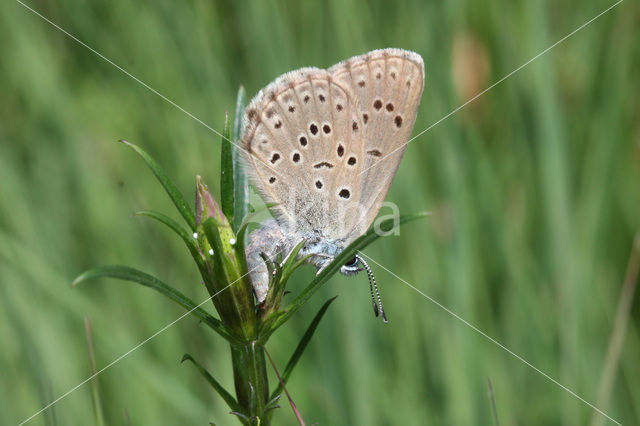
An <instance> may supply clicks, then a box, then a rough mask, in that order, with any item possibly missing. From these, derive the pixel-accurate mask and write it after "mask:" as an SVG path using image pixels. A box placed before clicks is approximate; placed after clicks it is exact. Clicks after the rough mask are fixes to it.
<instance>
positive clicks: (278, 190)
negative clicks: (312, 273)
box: [242, 68, 365, 239]
mask: <svg viewBox="0 0 640 426" xmlns="http://www.w3.org/2000/svg"><path fill="white" fill-rule="evenodd" d="M333 80H334V79H333V77H332V75H331V74H329V73H328V72H327V71H325V70H320V69H316V68H303V69H300V70H297V71H292V72H290V73H287V74H284V75H283V76H281V77H279V78H278V79H276V80H275V81H274V82H273V83H271V84H270V85H269V86H267V87H266V88H264V89H263V90H261V91H260V93H258V95H257V96H256V97H255V98H254V99H253V100H252V101H251V103H250V104H249V106H248V107H247V108H246V110H245V117H244V131H243V138H242V144H243V147H244V149H245V151H246V154H247V155H246V157H247V163H248V164H249V166H250V167H249V169H250V171H251V173H252V175H253V181H254V183H255V185H256V186H257V188H258V189H259V191H260V192H261V193H262V195H263V196H264V197H265V198H266V199H267V201H269V202H273V203H276V204H277V206H276V207H275V209H276V212H277V213H278V215H279V217H278V220H279V223H280V224H281V225H283V226H286V227H288V228H289V232H288V234H289V235H291V234H297V235H300V234H303V235H308V234H310V233H316V234H318V235H319V236H320V237H322V238H324V239H340V238H343V237H344V236H345V235H347V234H348V232H349V231H350V230H351V229H352V228H353V226H352V225H353V223H351V221H350V220H345V218H348V217H349V216H350V213H349V212H350V211H353V210H357V209H358V206H359V205H360V199H361V189H362V188H361V185H360V184H359V179H360V178H359V176H360V172H361V171H362V170H363V165H364V162H363V161H362V159H363V158H364V155H365V154H364V135H363V131H362V122H361V117H360V108H359V107H358V106H357V105H355V104H354V101H353V95H352V94H351V93H350V92H349V91H348V89H346V88H345V87H343V86H341V85H339V84H336V83H335V82H334V81H333Z"/></svg>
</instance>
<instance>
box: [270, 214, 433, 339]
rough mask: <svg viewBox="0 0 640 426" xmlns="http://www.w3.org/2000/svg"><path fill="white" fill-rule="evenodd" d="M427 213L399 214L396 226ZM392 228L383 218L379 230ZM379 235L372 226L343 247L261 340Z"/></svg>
mask: <svg viewBox="0 0 640 426" xmlns="http://www.w3.org/2000/svg"><path fill="white" fill-rule="evenodd" d="M427 216H428V213H418V214H413V215H403V216H400V218H399V220H398V226H400V225H403V224H405V223H407V222H412V221H414V220H417V219H421V218H424V217H427ZM393 229H394V219H393V218H391V219H388V220H385V221H384V222H382V223H381V224H380V230H381V231H382V232H384V233H388V232H389V231H391V230H393ZM380 237H381V235H379V234H378V233H377V232H376V231H375V229H374V228H370V229H369V230H368V231H367V232H366V233H365V234H364V235H362V236H361V237H359V238H358V239H357V240H355V241H354V242H353V243H351V244H350V245H349V247H347V248H345V249H344V250H343V251H342V252H341V253H340V254H339V255H338V256H337V257H336V258H335V259H334V260H333V261H332V262H331V263H330V264H329V265H328V266H327V267H326V268H325V269H323V270H322V271H321V272H320V273H319V274H318V275H317V276H316V277H315V279H314V280H313V281H311V283H309V285H308V286H307V287H306V288H305V289H304V290H302V292H301V293H300V294H299V295H298V296H297V297H296V298H295V299H294V300H293V302H291V304H290V305H289V306H287V307H286V309H285V311H286V314H285V315H283V316H282V317H280V318H279V319H278V320H277V321H275V322H274V324H273V326H272V327H271V331H269V332H268V333H265V335H264V336H261V340H262V341H266V339H267V338H268V337H269V336H270V335H271V334H272V333H273V332H274V331H275V330H276V329H277V328H278V327H280V326H281V325H282V324H284V323H285V322H287V320H289V318H291V316H292V315H293V314H295V313H296V312H297V311H298V309H300V308H301V307H302V305H304V304H305V303H306V302H307V300H309V298H310V297H311V296H312V295H313V294H314V293H315V292H316V291H318V289H319V288H320V286H321V285H322V284H324V283H325V282H327V281H328V280H329V278H331V276H332V275H333V274H335V273H336V272H338V270H339V269H340V267H341V266H342V265H344V264H345V263H347V261H348V260H349V259H351V258H352V257H353V256H354V255H355V254H356V253H357V252H358V250H362V249H364V248H365V247H367V246H368V245H369V244H371V243H372V242H374V241H375V240H377V239H378V238H380Z"/></svg>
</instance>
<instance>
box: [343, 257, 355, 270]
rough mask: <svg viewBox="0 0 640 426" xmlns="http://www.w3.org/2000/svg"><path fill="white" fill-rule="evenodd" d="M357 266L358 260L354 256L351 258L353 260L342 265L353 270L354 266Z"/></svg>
mask: <svg viewBox="0 0 640 426" xmlns="http://www.w3.org/2000/svg"><path fill="white" fill-rule="evenodd" d="M357 265H358V259H357V258H356V257H355V256H353V258H352V259H351V260H350V261H348V262H347V263H345V264H344V266H347V267H349V268H353V267H354V266H357Z"/></svg>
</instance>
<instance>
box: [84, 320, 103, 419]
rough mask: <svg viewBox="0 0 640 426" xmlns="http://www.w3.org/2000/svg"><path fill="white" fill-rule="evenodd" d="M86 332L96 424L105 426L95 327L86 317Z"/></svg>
mask: <svg viewBox="0 0 640 426" xmlns="http://www.w3.org/2000/svg"><path fill="white" fill-rule="evenodd" d="M84 332H85V337H86V339H87V352H88V353H89V369H90V371H91V375H92V376H93V378H92V379H91V399H92V401H93V409H94V410H95V415H96V425H97V426H104V414H103V409H102V399H101V398H100V386H99V385H98V377H97V372H98V368H97V367H96V351H95V347H94V345H93V327H92V325H91V319H90V318H89V317H84Z"/></svg>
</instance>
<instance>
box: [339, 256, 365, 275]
mask: <svg viewBox="0 0 640 426" xmlns="http://www.w3.org/2000/svg"><path fill="white" fill-rule="evenodd" d="M362 270H363V269H362V268H361V267H360V261H359V260H358V257H357V256H353V258H352V259H351V260H349V261H348V262H347V263H345V264H344V265H342V266H341V267H340V273H342V274H344V275H356V274H357V273H358V272H360V271H362Z"/></svg>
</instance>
